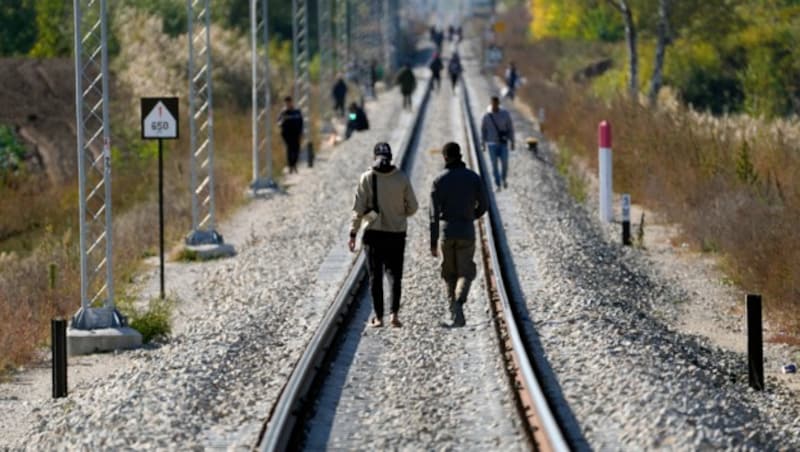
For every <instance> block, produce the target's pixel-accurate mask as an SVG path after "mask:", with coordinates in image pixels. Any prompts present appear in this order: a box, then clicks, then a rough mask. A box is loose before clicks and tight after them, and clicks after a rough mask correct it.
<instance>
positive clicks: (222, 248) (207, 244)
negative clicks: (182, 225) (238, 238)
mask: <svg viewBox="0 0 800 452" xmlns="http://www.w3.org/2000/svg"><path fill="white" fill-rule="evenodd" d="M186 250H187V251H190V252H191V253H192V254H194V256H195V257H196V258H197V259H200V260H210V259H218V258H221V257H230V256H233V255H235V254H236V250H235V249H234V248H233V245H229V244H227V243H225V242H224V240H223V239H222V235H220V234H219V233H218V232H217V231H215V230H213V229H212V230H198V231H192V232H191V233H190V234H189V235H188V236H187V237H186Z"/></svg>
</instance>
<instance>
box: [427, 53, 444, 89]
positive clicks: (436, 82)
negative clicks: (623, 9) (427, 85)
mask: <svg viewBox="0 0 800 452" xmlns="http://www.w3.org/2000/svg"><path fill="white" fill-rule="evenodd" d="M428 67H429V68H430V69H431V83H432V86H433V87H434V89H436V91H439V87H441V86H442V69H444V64H443V63H442V57H441V56H439V53H438V52H434V54H433V58H432V59H431V62H430V64H428Z"/></svg>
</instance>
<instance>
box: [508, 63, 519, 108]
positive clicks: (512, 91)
mask: <svg viewBox="0 0 800 452" xmlns="http://www.w3.org/2000/svg"><path fill="white" fill-rule="evenodd" d="M505 81H506V97H508V98H509V99H511V100H514V96H515V95H516V91H517V86H519V73H518V72H517V66H516V65H515V64H514V62H513V61H512V62H511V63H509V64H508V68H507V69H506V73H505Z"/></svg>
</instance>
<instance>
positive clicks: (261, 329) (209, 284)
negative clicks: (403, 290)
mask: <svg viewBox="0 0 800 452" xmlns="http://www.w3.org/2000/svg"><path fill="white" fill-rule="evenodd" d="M422 74H424V71H422V73H421V75H422ZM424 83H425V82H424V80H420V84H421V85H424ZM421 97H422V90H421V89H420V90H418V92H417V93H416V94H415V105H418V104H419V101H420V99H421ZM400 106H401V103H400V98H399V94H398V93H397V92H395V91H392V92H389V93H385V94H383V95H382V96H381V98H380V99H379V100H378V101H377V102H375V103H370V104H368V113H370V123H371V126H372V128H371V130H369V131H367V132H364V133H357V134H355V135H354V136H353V137H352V138H351V139H350V140H349V141H347V142H346V143H344V144H342V145H340V146H338V147H337V148H336V149H334V150H333V151H332V152H330V153H328V154H326V155H323V156H321V157H320V158H319V159H318V161H317V164H316V165H315V167H314V169H313V170H308V171H307V170H301V174H300V176H301V177H294V178H291V179H289V183H290V184H291V185H290V186H289V188H288V190H287V192H286V193H284V194H280V195H276V196H274V197H273V198H271V199H269V200H257V201H254V203H253V204H252V205H251V206H248V207H246V210H249V211H255V212H258V213H259V214H260V216H261V219H260V222H259V223H258V225H257V227H256V228H255V229H254V230H253V232H252V236H251V237H250V238H249V239H248V242H247V243H246V244H236V245H237V248H238V250H239V254H238V255H237V256H236V257H234V258H231V259H228V260H224V261H218V262H215V263H209V264H207V267H201V268H202V269H201V270H200V271H198V272H196V273H195V274H194V276H193V278H194V279H193V280H192V283H191V285H192V287H193V289H194V291H195V293H197V294H198V297H199V298H201V299H200V300H192V303H198V302H199V303H198V304H199V305H200V306H201V308H200V309H198V310H195V311H193V312H189V313H186V315H187V316H188V317H187V318H185V319H181V323H182V324H183V326H182V328H181V331H180V333H178V334H177V335H175V337H173V338H171V339H170V340H169V341H168V342H167V343H165V344H162V345H161V346H160V347H158V348H156V349H150V350H138V351H133V352H127V353H126V355H128V357H129V360H128V363H127V364H126V365H125V366H123V367H121V368H119V369H118V370H116V371H115V372H113V373H111V374H110V375H108V376H107V377H105V378H103V379H100V380H98V381H96V383H92V384H85V385H82V386H80V387H72V388H70V391H71V393H70V396H69V397H68V398H66V399H59V400H57V401H50V400H46V401H42V402H41V403H38V405H37V407H36V408H34V416H33V419H31V421H30V422H29V423H28V425H29V426H30V427H29V430H28V431H27V432H25V433H24V434H22V435H19V436H18V437H19V438H21V439H19V440H18V442H16V443H15V444H3V441H2V439H0V448H3V447H10V448H14V449H17V448H19V449H28V450H52V449H62V448H87V449H98V448H99V449H114V448H122V447H132V448H142V449H153V448H180V449H203V448H209V447H222V448H229V447H234V448H236V447H241V448H248V447H251V446H252V445H253V444H254V443H255V440H256V436H257V434H258V431H259V429H260V428H261V424H262V422H263V420H264V419H265V418H266V415H267V413H268V412H269V408H270V406H271V405H272V403H274V401H275V399H276V397H277V394H278V392H279V391H280V389H281V387H282V386H283V384H284V383H285V381H286V379H287V377H288V375H289V373H290V372H291V369H292V367H293V366H294V363H295V361H296V360H297V358H298V356H299V354H300V353H301V351H302V350H303V348H304V346H305V344H306V342H307V341H308V339H309V338H310V337H311V335H312V334H313V331H314V329H315V328H316V326H317V323H318V322H319V319H320V318H321V317H322V314H323V312H324V310H325V309H326V308H327V306H328V304H329V303H330V302H331V301H332V298H326V297H321V296H319V294H320V293H327V292H328V291H330V288H331V286H334V289H333V290H334V291H335V285H336V284H337V281H336V280H335V278H333V279H331V278H329V277H326V278H321V277H320V271H319V270H320V267H321V266H322V265H323V263H325V262H326V258H327V256H329V255H330V254H331V253H333V250H334V249H335V248H337V247H343V246H345V244H346V239H347V236H346V232H345V231H346V228H347V223H348V220H349V210H350V208H351V202H352V196H351V195H350V193H351V192H352V190H353V187H354V186H355V183H356V180H357V177H358V175H359V174H360V173H361V172H363V171H364V170H365V169H366V168H367V167H368V166H369V164H370V163H371V161H372V147H373V146H374V144H375V142H376V141H379V140H393V142H392V144H393V145H394V146H398V145H399V143H398V142H397V139H398V138H399V137H401V136H402V134H398V133H397V131H398V130H400V131H402V130H405V128H407V127H408V125H409V124H410V123H411V119H412V115H411V114H409V113H401V112H400ZM276 152H282V148H281V147H280V145H278V146H276ZM223 230H224V226H223ZM345 264H346V263H345ZM345 267H346V265H345ZM343 270H346V268H343ZM342 276H344V271H342ZM179 296H180V294H179Z"/></svg>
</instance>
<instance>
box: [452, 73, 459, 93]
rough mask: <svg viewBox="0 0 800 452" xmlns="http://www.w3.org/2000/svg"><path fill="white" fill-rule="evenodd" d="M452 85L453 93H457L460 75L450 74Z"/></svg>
mask: <svg viewBox="0 0 800 452" xmlns="http://www.w3.org/2000/svg"><path fill="white" fill-rule="evenodd" d="M450 84H451V85H453V91H455V90H456V85H457V84H458V74H453V73H451V74H450Z"/></svg>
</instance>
